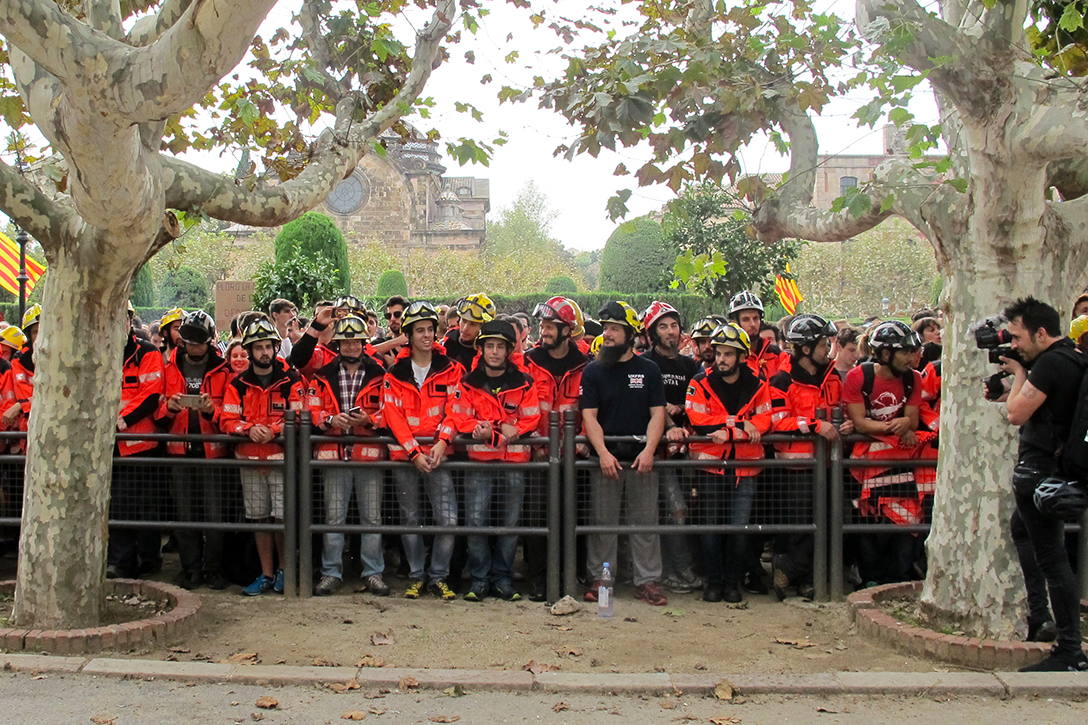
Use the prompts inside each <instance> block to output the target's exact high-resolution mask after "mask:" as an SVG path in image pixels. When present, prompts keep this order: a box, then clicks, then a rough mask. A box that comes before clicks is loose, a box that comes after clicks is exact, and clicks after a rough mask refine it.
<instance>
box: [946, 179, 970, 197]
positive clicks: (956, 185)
mask: <svg viewBox="0 0 1088 725" xmlns="http://www.w3.org/2000/svg"><path fill="white" fill-rule="evenodd" d="M944 183H946V184H948V185H949V186H951V187H952V188H953V189H955V190H956V191H958V192H959V193H961V194H966V193H967V179H949V180H948V181H946V182H944Z"/></svg>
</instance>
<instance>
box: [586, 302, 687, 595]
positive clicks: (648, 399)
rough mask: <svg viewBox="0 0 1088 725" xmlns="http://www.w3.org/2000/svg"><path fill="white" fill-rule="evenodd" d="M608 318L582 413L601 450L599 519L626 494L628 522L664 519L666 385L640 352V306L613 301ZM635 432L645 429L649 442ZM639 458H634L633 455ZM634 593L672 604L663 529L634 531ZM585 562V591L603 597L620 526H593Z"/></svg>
mask: <svg viewBox="0 0 1088 725" xmlns="http://www.w3.org/2000/svg"><path fill="white" fill-rule="evenodd" d="M600 321H601V323H602V324H603V325H604V331H603V332H602V333H601V334H602V335H603V337H604V340H603V342H602V343H601V351H600V356H599V357H598V358H597V359H596V360H594V361H593V362H591V363H590V364H589V365H587V366H586V369H585V372H584V373H583V374H582V396H581V402H582V419H583V422H584V424H585V431H586V436H587V437H588V438H589V442H590V444H591V445H592V446H593V449H594V450H595V451H596V454H597V457H598V463H599V466H600V467H599V469H594V470H593V471H592V472H591V477H592V481H591V486H590V488H591V492H592V506H593V513H592V519H593V523H594V525H596V526H616V525H618V524H619V521H620V503H621V501H623V500H626V502H627V522H628V523H629V524H632V525H634V526H640V525H642V526H647V525H654V524H656V523H657V520H658V515H657V511H658V477H657V472H656V471H655V470H654V453H655V451H656V450H657V444H658V442H660V440H661V434H662V433H663V432H664V430H665V386H664V384H663V383H662V381H661V371H660V370H659V369H658V367H657V365H655V364H654V363H652V362H651V361H649V360H646V359H645V358H642V357H638V356H636V355H635V354H634V351H633V350H632V347H633V346H634V342H635V337H636V336H637V335H639V334H640V333H641V332H642V321H641V320H640V319H639V316H638V313H637V312H635V310H634V309H632V308H631V306H630V305H628V304H627V303H626V302H610V303H608V304H607V305H605V306H604V307H602V308H601V311H600ZM605 436H631V437H632V440H631V441H630V442H619V443H605V440H604V439H605ZM635 436H645V443H641V442H639V441H638V440H637V439H635V438H634V437H635ZM627 461H632V463H627ZM629 538H630V544H631V565H632V568H633V569H634V582H635V598H636V599H640V600H642V601H644V602H646V603H647V604H650V605H653V606H662V605H665V604H668V601H669V600H668V599H667V598H666V596H665V595H664V593H662V591H661V590H660V589H658V587H657V581H658V580H659V579H660V578H661V542H660V540H659V537H658V536H657V535H656V534H631V535H630V537H629ZM587 548H588V553H587V556H586V569H587V570H588V573H589V576H590V577H591V578H592V579H593V584H592V585H591V586H590V588H589V591H587V592H586V594H585V599H586V601H587V602H595V601H597V590H598V589H599V588H600V579H601V573H602V571H603V570H604V566H605V564H610V565H611V567H613V571H615V566H616V563H617V562H616V548H617V537H616V535H615V534H590V535H589V537H588V540H587Z"/></svg>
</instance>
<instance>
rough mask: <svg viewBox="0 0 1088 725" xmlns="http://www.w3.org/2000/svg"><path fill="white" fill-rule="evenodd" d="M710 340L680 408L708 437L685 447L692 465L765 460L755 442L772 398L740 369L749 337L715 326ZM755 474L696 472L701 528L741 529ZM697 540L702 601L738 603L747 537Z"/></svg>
mask: <svg viewBox="0 0 1088 725" xmlns="http://www.w3.org/2000/svg"><path fill="white" fill-rule="evenodd" d="M711 341H712V343H713V345H714V353H715V363H714V371H713V372H711V373H709V374H708V373H700V374H699V375H697V376H695V379H693V380H692V381H691V384H690V385H689V386H688V392H687V401H686V408H687V413H688V420H689V421H690V422H691V426H692V429H693V430H694V432H695V435H698V436H710V438H711V439H712V440H711V442H709V443H703V442H696V441H692V442H690V443H689V444H688V450H689V452H690V456H691V458H692V459H693V460H706V461H718V460H724V459H735V460H757V459H760V458H762V457H763V446H762V445H760V442H759V441H760V438H761V437H762V436H763V435H764V434H766V433H767V432H768V431H769V430H770V428H771V396H770V393H769V392H768V388H767V382H766V381H765V380H761V379H760V378H758V377H756V375H755V373H754V372H752V368H751V367H749V366H748V365H747V364H746V363H745V358H746V357H747V355H748V350H749V349H750V348H749V342H748V335H747V333H745V331H744V330H742V329H741V328H740V327H737V326H736V325H734V324H732V323H730V324H727V325H721V326H720V327H718V329H717V330H715V331H714V337H713V338H712V340H711ZM759 470H760V469H759V468H758V467H756V466H750V467H749V466H745V467H741V468H735V469H725V468H723V467H722V466H721V465H715V464H714V463H709V464H708V466H707V468H704V469H701V471H700V483H699V500H700V502H701V504H702V506H703V511H704V514H703V515H704V517H705V520H704V521H703V522H702V523H705V524H711V525H723V524H728V525H732V526H744V525H747V524H748V521H749V517H750V515H751V512H752V503H753V501H754V500H755V493H756V476H757V475H758V474H759ZM700 538H701V541H702V549H703V561H704V564H705V565H706V588H705V589H704V590H703V600H704V601H707V602H720V601H722V600H723V599H724V600H725V601H727V602H730V603H734V604H735V603H737V602H740V601H741V600H742V596H741V593H740V580H741V570H742V568H743V565H744V562H745V556H744V547H745V543H746V542H745V537H744V536H743V535H742V534H729V535H727V536H725V537H723V536H722V535H721V534H703V535H702V536H701V537H700ZM723 538H724V543H725V551H724V556H723V550H722V543H723Z"/></svg>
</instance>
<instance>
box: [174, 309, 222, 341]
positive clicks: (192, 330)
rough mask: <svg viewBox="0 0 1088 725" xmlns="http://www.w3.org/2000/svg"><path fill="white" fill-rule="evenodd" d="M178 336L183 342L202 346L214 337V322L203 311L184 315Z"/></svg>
mask: <svg viewBox="0 0 1088 725" xmlns="http://www.w3.org/2000/svg"><path fill="white" fill-rule="evenodd" d="M178 334H179V335H181V339H182V340H184V341H185V342H191V343H193V344H194V345H204V344H207V343H209V342H211V341H212V338H213V337H215V321H214V320H212V318H211V315H209V314H208V313H207V312H205V311H204V310H196V311H194V312H190V313H189V314H187V315H185V318H184V319H183V320H182V321H181V327H179V328H178Z"/></svg>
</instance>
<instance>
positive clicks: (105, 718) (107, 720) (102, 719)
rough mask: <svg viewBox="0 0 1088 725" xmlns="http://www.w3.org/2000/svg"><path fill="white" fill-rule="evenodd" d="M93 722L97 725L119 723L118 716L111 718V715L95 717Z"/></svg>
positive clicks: (92, 719)
mask: <svg viewBox="0 0 1088 725" xmlns="http://www.w3.org/2000/svg"><path fill="white" fill-rule="evenodd" d="M91 722H93V723H94V724H95V725H113V723H115V722H117V716H116V715H114V716H113V717H110V716H109V715H95V716H94V717H92V718H91Z"/></svg>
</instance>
